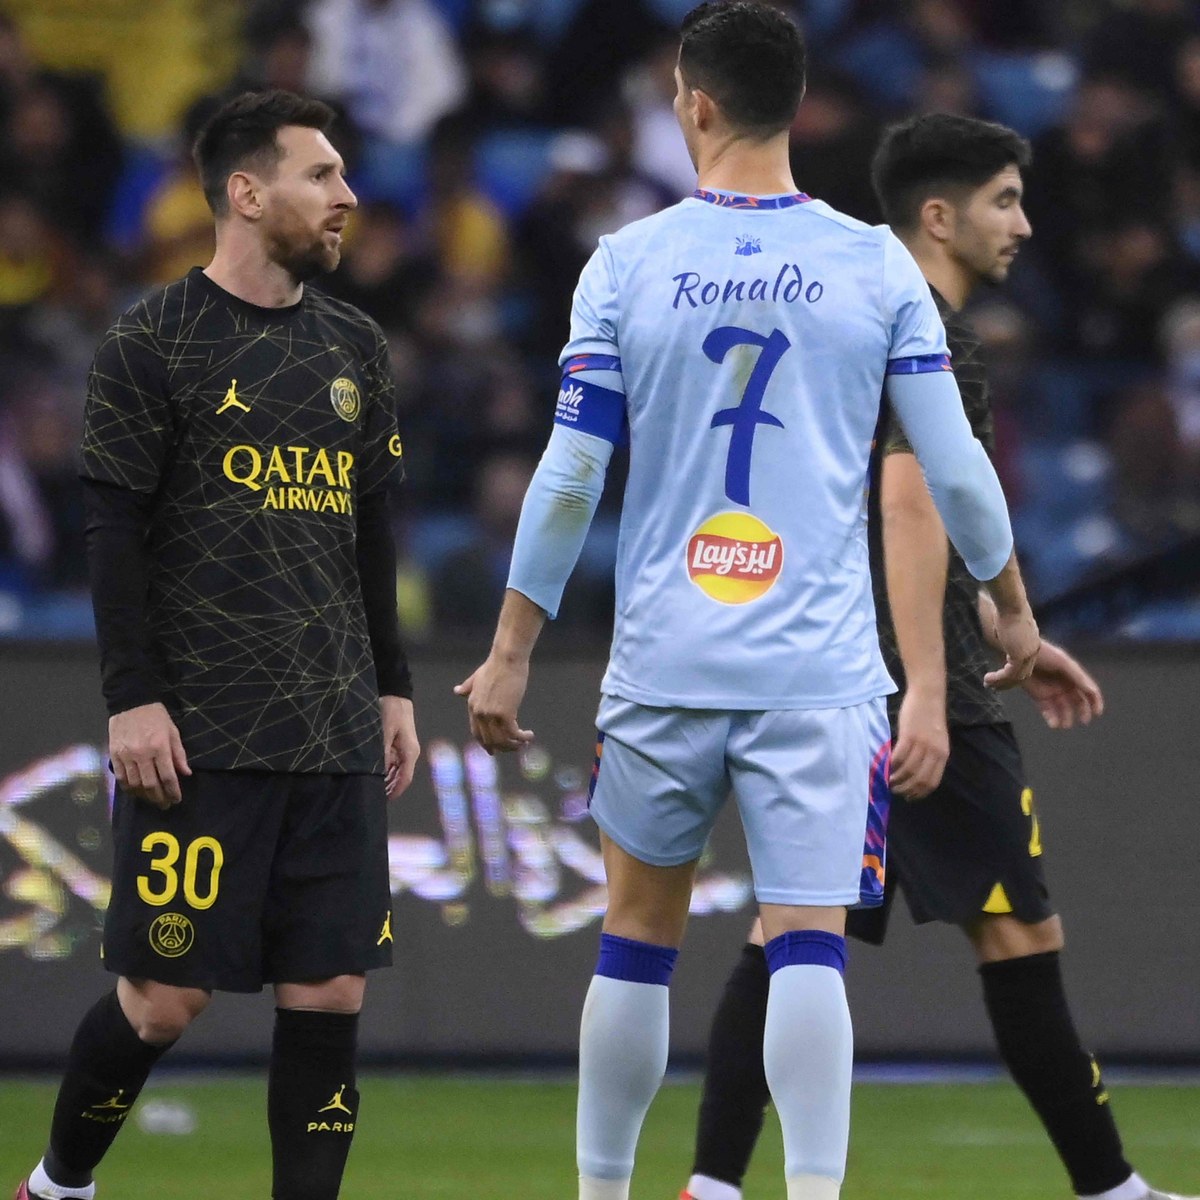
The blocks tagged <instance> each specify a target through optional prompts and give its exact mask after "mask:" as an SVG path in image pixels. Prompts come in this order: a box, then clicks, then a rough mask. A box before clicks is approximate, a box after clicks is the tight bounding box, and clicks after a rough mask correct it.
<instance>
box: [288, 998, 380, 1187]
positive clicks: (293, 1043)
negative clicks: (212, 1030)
mask: <svg viewBox="0 0 1200 1200" xmlns="http://www.w3.org/2000/svg"><path fill="white" fill-rule="evenodd" d="M357 1043H358V1014H357V1013H334V1012H305V1011H303V1010H301V1009H295V1008H291V1009H289V1008H277V1009H276V1010H275V1039H274V1042H273V1044H272V1046H271V1073H270V1078H269V1081H268V1084H267V1123H268V1124H269V1125H270V1127H271V1153H272V1157H273V1159H274V1164H275V1185H274V1189H273V1190H272V1192H271V1195H272V1196H273V1197H274V1200H335V1198H336V1196H337V1194H338V1189H339V1188H340V1187H341V1185H342V1172H343V1171H344V1170H345V1169H346V1156H347V1155H348V1154H349V1153H350V1140H351V1138H352V1137H353V1136H354V1126H355V1123H356V1122H357V1121H358V1092H356V1091H355V1090H354V1083H355V1078H354V1058H355V1051H356V1048H357Z"/></svg>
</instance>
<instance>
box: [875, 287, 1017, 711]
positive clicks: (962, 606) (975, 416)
mask: <svg viewBox="0 0 1200 1200" xmlns="http://www.w3.org/2000/svg"><path fill="white" fill-rule="evenodd" d="M930 290H931V291H932V292H933V298H934V300H935V301H936V302H937V306H938V312H939V313H940V314H941V317H942V321H943V322H944V323H945V326H946V342H947V345H948V346H949V348H950V362H951V365H952V366H953V368H954V378H955V379H956V380H957V382H958V390H959V392H960V393H961V395H962V401H963V408H964V409H965V411H966V414H967V420H968V421H970V423H971V430H972V432H973V433H974V434H975V436H976V437H977V438H978V439H979V440H980V442H982V444H983V447H984V449H985V450H986V451H987V452H988V454H992V453H994V451H995V444H996V439H995V433H994V430H993V423H992V406H991V401H990V399H989V397H988V382H987V371H986V369H985V367H984V364H983V359H982V355H981V346H980V342H979V338H978V337H977V336H976V335H975V332H974V330H972V329H971V328H970V326H968V325H967V324H966V322H964V321H963V320H962V319H961V318H960V317H959V316H958V314H957V313H956V312H955V311H954V310H953V309H952V308H951V307H950V306H949V305H948V304H947V303H946V301H945V300H944V299H943V298H942V297H941V296H940V295H938V293H937V291H936V290H935V289H932V288H931V289H930ZM897 453H908V454H911V453H912V447H911V446H910V445H909V443H908V439H907V438H906V437H905V436H904V431H903V430H902V429H901V428H900V426H899V424H898V423H897V421H896V418H895V416H894V415H893V414H892V413H891V412H890V411H889V410H888V406H887V405H886V404H885V405H884V412H883V416H882V419H881V421H880V426H879V438H878V443H877V449H876V461H875V464H874V465H875V469H874V470H873V472H872V477H873V478H875V479H878V478H879V475H878V468H879V465H880V458H881V457H882V456H884V455H887V454H897ZM872 490H873V494H874V498H873V500H872V503H871V506H870V507H871V521H870V546H871V579H872V583H873V586H874V590H875V613H876V620H877V622H878V625H879V646H880V649H881V650H882V651H883V658H884V662H886V663H887V668H888V671H889V672H890V673H891V676H892V678H893V679H894V680H895V681H896V684H897V686H898V687H899V688H900V691H899V692H897V693H896V694H895V695H893V696H891V697H889V700H888V705H889V708H890V711H891V715H892V719H893V720H894V719H895V716H896V713H897V712H898V711H899V708H900V702H901V700H902V699H903V695H904V666H903V664H902V663H901V661H900V650H899V648H898V646H897V645H896V631H895V629H894V627H893V625H892V614H891V609H890V608H889V606H888V598H887V582H886V579H885V576H884V568H883V548H882V541H881V532H882V528H881V522H880V520H879V504H878V489H877V488H875V489H872ZM943 630H944V638H945V645H946V716H947V719H948V721H949V723H950V724H951V725H990V724H994V723H995V722H998V721H1006V720H1007V719H1008V717H1007V714H1006V713H1005V711H1004V705H1003V703H1002V702H1001V700H1000V697H999V696H998V695H997V694H996V693H995V692H994V691H992V690H991V689H990V688H988V687H985V686H984V683H983V677H984V675H985V674H986V673H987V672H988V671H989V670H991V668H992V664H993V658H994V656H993V653H992V651H991V648H990V647H989V646H988V643H987V640H986V639H985V638H984V636H983V628H982V626H981V625H980V622H979V581H978V580H977V579H975V577H974V576H973V575H972V574H971V572H970V571H968V570H967V564H966V563H965V562H963V560H962V556H961V555H960V554H959V553H958V552H957V551H956V550H955V549H954V547H953V546H951V547H950V563H949V569H948V571H947V575H946V602H945V607H944V609H943Z"/></svg>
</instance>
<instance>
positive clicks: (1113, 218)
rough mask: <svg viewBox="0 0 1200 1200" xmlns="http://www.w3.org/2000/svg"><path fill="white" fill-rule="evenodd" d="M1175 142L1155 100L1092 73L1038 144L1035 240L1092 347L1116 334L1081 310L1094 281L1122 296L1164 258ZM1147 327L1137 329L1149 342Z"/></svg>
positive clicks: (1078, 335) (1032, 182)
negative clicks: (1067, 110)
mask: <svg viewBox="0 0 1200 1200" xmlns="http://www.w3.org/2000/svg"><path fill="white" fill-rule="evenodd" d="M1170 152H1171V145H1170V140H1169V138H1168V136H1167V131H1166V128H1165V126H1164V125H1163V123H1162V122H1161V121H1160V120H1159V119H1158V118H1157V115H1156V110H1155V109H1154V108H1153V106H1152V105H1151V104H1150V103H1149V102H1148V101H1146V100H1145V99H1144V98H1143V97H1142V96H1141V95H1140V94H1139V93H1138V92H1136V91H1134V90H1133V89H1131V88H1130V87H1128V86H1127V85H1125V84H1123V83H1120V82H1118V81H1116V80H1112V79H1093V80H1090V81H1088V82H1087V83H1085V84H1084V86H1083V87H1082V88H1080V90H1079V93H1078V95H1077V96H1076V99H1075V103H1074V105H1073V107H1072V109H1071V112H1070V114H1069V116H1068V118H1067V120H1066V122H1065V123H1064V124H1063V125H1062V126H1061V127H1058V128H1055V129H1052V130H1051V131H1050V132H1049V133H1047V134H1045V135H1044V136H1043V137H1042V138H1041V139H1039V141H1038V142H1037V144H1036V145H1035V152H1034V165H1033V168H1032V170H1031V172H1030V177H1029V184H1028V198H1027V208H1028V211H1029V214H1030V218H1031V220H1032V222H1033V227H1034V234H1035V242H1034V248H1035V252H1036V253H1037V255H1038V257H1039V258H1040V259H1041V260H1042V261H1044V262H1045V263H1046V264H1047V266H1048V267H1049V269H1050V273H1051V276H1052V278H1053V280H1054V283H1055V284H1056V286H1057V287H1058V288H1059V289H1060V293H1061V298H1062V299H1063V300H1064V301H1066V303H1067V305H1068V307H1069V308H1075V309H1077V310H1079V311H1078V315H1077V316H1076V317H1075V319H1074V320H1072V321H1071V322H1069V324H1068V326H1067V330H1068V334H1069V336H1070V338H1071V340H1072V344H1073V345H1074V347H1075V348H1077V349H1081V348H1082V349H1087V350H1088V351H1089V352H1094V351H1096V350H1103V349H1105V348H1106V346H1107V345H1108V344H1109V343H1112V342H1114V335H1112V334H1110V333H1108V332H1106V331H1104V330H1101V329H1099V327H1098V325H1097V321H1096V318H1095V317H1094V315H1092V314H1090V313H1085V312H1084V311H1083V309H1084V308H1085V307H1087V306H1088V305H1089V304H1090V301H1091V299H1092V297H1093V294H1094V289H1096V288H1097V287H1099V288H1100V289H1101V291H1102V292H1104V293H1108V294H1109V295H1110V296H1111V297H1112V298H1113V299H1116V300H1117V301H1118V303H1124V299H1127V298H1128V297H1130V296H1131V295H1132V294H1133V293H1136V292H1140V291H1144V290H1145V286H1146V285H1147V283H1148V279H1149V275H1150V274H1151V273H1152V272H1153V271H1155V270H1156V269H1157V268H1159V267H1161V266H1163V265H1164V264H1163V260H1164V258H1165V256H1166V253H1167V250H1168V245H1169V234H1168V232H1167V220H1168V215H1169V205H1170V198H1171V183H1172V164H1171V153H1170ZM1101 303H1104V301H1101ZM1145 332H1146V331H1145V329H1144V328H1143V329H1142V330H1141V331H1140V335H1139V336H1141V337H1142V342H1141V345H1142V346H1143V347H1144V348H1145V350H1147V351H1149V349H1150V347H1151V345H1152V339H1150V340H1147V339H1146V337H1145ZM1115 340H1116V341H1118V342H1119V341H1122V340H1123V339H1121V338H1115Z"/></svg>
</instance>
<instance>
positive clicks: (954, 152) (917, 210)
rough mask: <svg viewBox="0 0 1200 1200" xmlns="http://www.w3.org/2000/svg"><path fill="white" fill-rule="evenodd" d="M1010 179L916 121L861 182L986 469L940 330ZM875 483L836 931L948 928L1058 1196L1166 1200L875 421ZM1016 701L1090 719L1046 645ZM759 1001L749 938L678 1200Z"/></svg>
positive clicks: (976, 418)
mask: <svg viewBox="0 0 1200 1200" xmlns="http://www.w3.org/2000/svg"><path fill="white" fill-rule="evenodd" d="M1029 159H1030V153H1029V146H1028V144H1027V143H1026V142H1025V141H1024V140H1023V139H1022V138H1020V137H1019V136H1018V135H1017V134H1015V133H1014V132H1013V131H1012V130H1010V129H1006V128H1004V127H1003V126H1000V125H994V124H991V123H988V122H984V121H976V120H972V119H969V118H965V117H957V116H949V115H944V114H934V115H930V116H923V117H917V118H914V119H912V120H910V121H907V122H905V123H903V124H901V125H898V126H894V127H893V128H892V129H890V130H889V131H888V132H887V134H886V135H885V136H884V140H883V143H882V145H881V146H880V148H879V151H878V153H877V155H876V158H875V163H874V169H873V182H874V185H875V190H876V193H877V194H878V196H879V200H880V203H881V205H882V208H883V211H884V214H885V216H886V217H887V220H888V222H889V224H890V225H891V226H892V228H893V229H894V230H895V232H896V234H897V235H898V236H899V237H900V239H901V240H902V241H903V242H904V243H905V245H906V246H907V247H908V249H909V250H910V251H911V252H912V255H913V257H914V258H915V259H916V261H917V264H918V265H919V266H920V268H921V270H922V273H923V274H924V275H925V278H926V280H927V281H928V282H929V284H930V285H931V288H932V290H933V294H934V299H935V300H936V301H937V306H938V310H939V312H940V313H941V316H942V319H943V321H944V323H945V326H946V334H947V339H948V342H949V346H950V351H951V360H952V363H953V369H954V373H955V376H956V377H957V380H958V386H959V391H960V392H961V393H962V399H963V406H964V408H965V409H966V413H967V417H968V419H969V420H970V422H971V427H972V429H973V430H974V432H975V436H976V437H978V438H979V439H980V441H981V442H982V443H983V444H984V446H985V447H986V448H987V449H988V451H989V452H991V451H992V450H993V448H994V436H993V429H992V415H991V408H990V404H989V400H988V385H987V376H986V373H985V370H984V367H983V363H982V362H981V359H980V343H979V339H978V337H976V335H975V334H974V332H973V331H972V330H971V328H970V327H969V326H968V325H967V324H966V323H965V322H964V321H963V320H962V319H961V318H960V317H959V316H958V310H959V309H960V308H962V306H963V304H964V303H965V302H966V300H967V298H968V296H969V295H970V294H971V292H972V291H974V290H975V289H976V288H977V287H978V286H979V285H980V284H982V283H984V282H985V281H986V282H992V283H1000V282H1002V281H1003V280H1004V279H1005V278H1006V277H1007V275H1008V270H1009V267H1010V266H1011V264H1012V261H1013V257H1014V256H1015V255H1016V253H1017V251H1018V249H1019V247H1020V244H1021V243H1022V242H1023V241H1024V240H1025V239H1026V238H1027V237H1028V236H1029V234H1030V227H1029V223H1028V221H1027V220H1026V218H1025V215H1024V212H1023V211H1022V208H1021V198H1022V193H1023V184H1022V178H1021V171H1022V169H1023V168H1024V167H1026V166H1028V164H1029ZM874 466H875V469H874V471H873V478H875V479H877V480H878V481H879V486H878V488H877V489H876V493H875V495H874V496H873V503H872V508H873V512H872V514H871V516H872V520H871V555H872V574H873V577H874V582H875V604H876V612H877V618H878V624H879V635H880V645H881V647H882V649H883V652H884V657H885V659H886V661H887V664H888V668H889V670H890V671H891V673H892V676H893V678H894V679H895V680H896V682H897V684H898V685H899V686H900V688H901V691H900V692H899V693H897V695H895V696H893V697H891V701H892V704H891V718H892V726H893V733H894V738H895V748H894V751H893V755H892V766H891V785H892V791H893V794H894V797H895V798H894V799H893V803H892V806H891V815H890V824H889V828H888V855H889V860H890V861H889V864H888V871H887V879H886V891H885V902H884V905H883V907H881V908H877V909H866V910H862V911H858V912H851V913H850V914H849V919H848V922H847V931H848V932H849V933H851V934H854V935H855V936H857V937H859V938H860V939H862V940H864V941H868V942H873V943H876V944H878V943H881V942H882V941H883V937H884V933H885V931H886V927H887V920H888V913H889V911H890V907H891V903H892V901H893V900H894V898H895V892H896V888H897V886H898V887H899V888H900V890H901V891H903V892H904V894H905V898H906V900H907V902H908V905H909V908H910V910H911V912H912V914H913V917H914V919H915V920H916V921H917V922H918V923H924V922H928V921H944V922H947V923H950V924H953V925H957V926H959V927H960V928H961V929H962V930H963V932H964V933H965V934H966V936H967V938H968V939H969V941H970V942H971V944H972V946H973V948H974V950H975V953H976V957H977V959H978V961H979V964H980V966H979V973H980V978H981V980H982V983H983V994H984V1002H985V1004H986V1007H987V1012H988V1016H989V1018H990V1019H991V1024H992V1029H993V1031H994V1033H995V1036H996V1043H997V1046H998V1048H999V1051H1000V1055H1001V1057H1002V1058H1003V1060H1004V1062H1005V1063H1006V1065H1007V1066H1008V1068H1009V1070H1010V1072H1011V1073H1012V1076H1013V1079H1014V1080H1015V1081H1016V1083H1017V1085H1018V1086H1019V1087H1020V1088H1021V1089H1022V1091H1023V1092H1024V1093H1025V1095H1026V1097H1027V1098H1028V1100H1029V1102H1030V1104H1031V1105H1032V1106H1033V1108H1034V1109H1035V1111H1036V1112H1037V1114H1038V1116H1039V1118H1040V1119H1041V1121H1042V1124H1043V1125H1044V1126H1045V1129H1046V1132H1047V1134H1048V1135H1049V1136H1050V1139H1051V1140H1052V1142H1053V1143H1054V1146H1055V1149H1056V1150H1057V1151H1058V1153H1059V1156H1060V1157H1061V1159H1062V1161H1063V1164H1064V1166H1065V1167H1066V1169H1067V1173H1068V1175H1069V1176H1070V1179H1071V1184H1072V1186H1073V1188H1074V1191H1075V1193H1076V1195H1077V1196H1086V1197H1102V1198H1103V1200H1172V1198H1171V1197H1169V1196H1168V1194H1167V1193H1164V1192H1158V1191H1155V1190H1153V1189H1152V1188H1150V1187H1149V1185H1148V1184H1147V1183H1146V1182H1145V1181H1144V1180H1143V1179H1142V1178H1141V1177H1140V1176H1139V1175H1138V1174H1136V1172H1134V1170H1133V1168H1132V1167H1131V1166H1130V1165H1129V1163H1128V1162H1126V1161H1125V1157H1124V1154H1123V1152H1122V1148H1121V1139H1120V1137H1119V1135H1118V1133H1117V1128H1116V1125H1115V1123H1114V1120H1113V1115H1112V1111H1111V1105H1110V1103H1109V1096H1108V1093H1107V1092H1106V1091H1105V1090H1104V1084H1103V1082H1102V1080H1101V1077H1100V1069H1099V1067H1098V1066H1097V1065H1096V1062H1095V1059H1093V1058H1092V1057H1091V1055H1090V1054H1089V1053H1088V1052H1087V1051H1086V1050H1085V1049H1084V1048H1083V1046H1082V1045H1081V1043H1080V1040H1079V1036H1078V1034H1077V1033H1076V1030H1075V1025H1074V1021H1073V1020H1072V1017H1071V1012H1070V1009H1069V1007H1068V1004H1067V998H1066V994H1065V992H1064V989H1063V981H1062V976H1061V973H1060V970H1059V952H1060V951H1061V950H1062V947H1063V934H1062V925H1061V922H1060V921H1059V918H1058V917H1057V916H1056V915H1055V913H1054V909H1053V907H1052V905H1051V903H1050V898H1049V893H1048V891H1047V888H1046V883H1045V879H1044V877H1043V873H1042V867H1041V855H1042V844H1041V837H1040V831H1039V828H1038V821H1037V815H1036V812H1035V810H1034V805H1033V792H1032V790H1031V789H1030V788H1028V787H1027V786H1026V782H1025V776H1024V772H1023V769H1022V766H1021V756H1020V751H1019V750H1018V747H1017V743H1016V740H1015V738H1014V736H1013V731H1012V726H1011V725H1010V724H1009V723H1008V720H1007V718H1006V715H1005V711H1004V707H1003V705H1002V704H1001V703H1000V699H999V697H998V696H997V694H996V693H995V692H994V691H992V690H991V689H990V688H989V687H988V686H987V684H986V682H985V680H986V679H987V678H988V671H989V670H990V667H991V663H992V661H993V660H992V654H991V649H990V647H989V637H988V631H989V627H990V625H991V621H992V614H991V613H990V612H989V606H988V603H987V597H986V596H985V595H983V594H981V592H980V589H979V585H978V583H977V582H976V581H975V580H974V579H972V578H971V576H970V574H969V572H968V571H967V569H966V567H965V566H964V565H963V562H962V559H961V558H960V557H959V556H958V554H957V553H955V551H954V550H953V548H952V547H950V546H949V545H948V543H947V539H946V534H945V530H944V528H943V527H942V524H941V521H940V518H939V517H938V514H937V510H936V509H935V508H934V506H933V502H932V500H931V499H930V496H929V492H928V490H927V489H926V487H925V481H924V478H923V476H922V474H921V469H920V466H919V465H918V464H917V460H916V458H915V457H914V455H913V452H912V448H911V447H910V446H909V445H908V443H907V441H906V440H905V438H904V434H903V432H902V431H901V429H900V427H899V425H898V424H897V423H896V422H895V421H894V420H893V419H891V417H890V415H889V414H888V413H887V412H884V413H883V415H882V418H881V421H880V429H879V437H878V443H877V457H876V461H875V464H874ZM1023 686H1024V687H1025V688H1026V690H1027V691H1028V692H1029V693H1030V694H1031V696H1032V697H1033V699H1034V701H1035V702H1036V703H1037V704H1038V706H1039V708H1040V709H1041V712H1042V715H1043V717H1044V718H1045V720H1046V721H1047V723H1048V724H1049V725H1050V726H1051V727H1052V728H1055V729H1069V728H1070V727H1071V726H1072V725H1073V724H1074V723H1075V722H1076V721H1080V722H1083V723H1087V722H1089V721H1090V720H1091V719H1092V718H1093V717H1096V716H1099V715H1100V714H1101V713H1102V712H1103V697H1102V696H1101V693H1100V689H1099V688H1098V687H1097V686H1096V683H1095V681H1094V680H1093V679H1092V678H1091V677H1090V676H1089V675H1088V673H1087V672H1086V671H1085V670H1084V669H1083V667H1081V666H1080V665H1079V663H1077V662H1076V661H1075V660H1074V659H1073V658H1071V656H1070V655H1069V654H1067V653H1066V652H1065V651H1064V650H1062V649H1060V648H1059V647H1057V646H1053V645H1051V644H1050V643H1048V642H1044V641H1043V643H1042V648H1041V651H1040V652H1039V656H1038V660H1037V665H1036V666H1035V668H1034V673H1033V675H1032V676H1031V678H1030V679H1029V680H1028V681H1027V682H1026V683H1025V684H1024V685H1023ZM756 933H757V928H756ZM767 984H768V972H767V965H766V961H765V957H764V954H763V951H762V947H761V938H758V939H754V938H752V941H751V943H750V944H748V945H747V946H746V947H745V949H744V950H743V952H742V956H741V959H740V960H739V962H738V964H737V965H736V966H735V968H734V970H733V972H732V974H731V975H730V977H729V980H728V982H727V983H726V986H725V992H724V994H723V996H722V998H721V1002H720V1004H719V1006H718V1010H717V1013H716V1016H715V1019H714V1022H713V1028H712V1034H711V1039H710V1043H709V1061H708V1073H707V1075H706V1078H705V1083H704V1097H703V1100H702V1102H701V1108H700V1121H699V1129H698V1132H697V1140H696V1157H695V1165H694V1167H693V1175H692V1177H691V1179H690V1180H689V1182H688V1186H687V1188H686V1189H685V1190H684V1192H683V1196H682V1197H681V1200H740V1197H741V1183H742V1178H743V1176H744V1175H745V1172H746V1167H747V1166H748V1164H749V1161H750V1156H751V1154H752V1152H753V1149H754V1145H755V1142H756V1141H757V1139H758V1135H759V1131H760V1130H761V1128H762V1123H763V1114H764V1112H765V1109H766V1105H767V1103H768V1100H769V1092H768V1090H767V1084H766V1078H765V1074H764V1071H763V1057H762V1035H763V1023H764V1019H765V1015H766V1008H767ZM1174 1200H1182V1198H1179V1197H1176V1198H1174Z"/></svg>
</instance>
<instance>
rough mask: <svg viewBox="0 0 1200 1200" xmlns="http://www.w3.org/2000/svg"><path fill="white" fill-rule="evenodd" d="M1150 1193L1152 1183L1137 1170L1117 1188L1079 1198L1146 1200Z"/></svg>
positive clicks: (1089, 1199)
mask: <svg viewBox="0 0 1200 1200" xmlns="http://www.w3.org/2000/svg"><path fill="white" fill-rule="evenodd" d="M1148 1195H1150V1185H1149V1184H1148V1183H1147V1182H1146V1181H1145V1180H1144V1179H1143V1178H1142V1177H1141V1176H1140V1175H1139V1174H1138V1173H1137V1172H1136V1171H1134V1173H1133V1174H1132V1175H1130V1177H1129V1178H1128V1179H1127V1180H1125V1182H1124V1183H1122V1184H1119V1185H1118V1186H1117V1187H1115V1188H1109V1189H1108V1191H1107V1192H1100V1193H1098V1194H1097V1195H1095V1196H1080V1197H1079V1200H1146V1197H1147V1196H1148Z"/></svg>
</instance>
